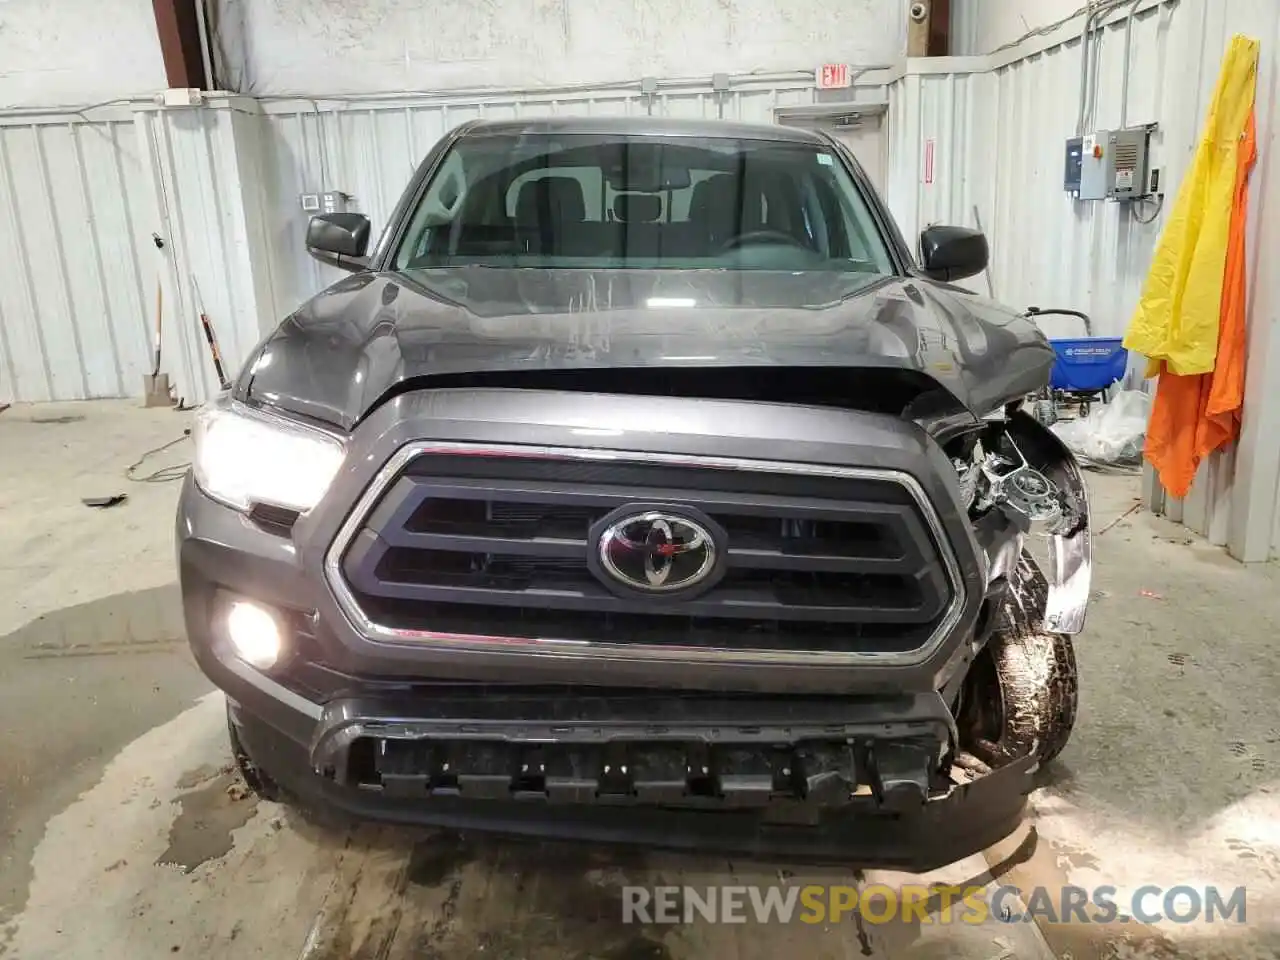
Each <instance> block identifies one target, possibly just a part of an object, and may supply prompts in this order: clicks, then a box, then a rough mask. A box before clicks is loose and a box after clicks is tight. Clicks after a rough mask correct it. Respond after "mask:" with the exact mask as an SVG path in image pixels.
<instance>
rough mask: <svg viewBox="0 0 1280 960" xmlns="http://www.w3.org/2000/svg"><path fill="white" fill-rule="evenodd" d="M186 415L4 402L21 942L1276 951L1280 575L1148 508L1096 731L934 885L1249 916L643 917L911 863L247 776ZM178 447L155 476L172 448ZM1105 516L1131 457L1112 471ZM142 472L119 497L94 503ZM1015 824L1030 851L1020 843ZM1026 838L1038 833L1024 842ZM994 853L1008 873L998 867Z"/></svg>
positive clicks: (338, 954)
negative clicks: (167, 468) (699, 848)
mask: <svg viewBox="0 0 1280 960" xmlns="http://www.w3.org/2000/svg"><path fill="white" fill-rule="evenodd" d="M185 425H186V418H185V417H184V416H183V415H181V414H176V413H174V412H171V411H146V410H140V409H137V408H136V407H135V406H134V405H132V404H128V403H87V404H75V405H46V406H40V407H14V408H12V409H10V410H8V411H6V412H4V413H0V464H3V465H4V467H3V470H2V471H0V546H2V547H3V550H0V556H2V557H3V558H4V559H3V560H0V957H4V958H5V960H10V958H17V960H44V958H55V957H56V958H63V957H67V958H75V960H81V958H94V957H104V958H106V957H110V958H116V957H130V958H136V960H149V958H153V957H161V956H164V957H171V956H174V955H179V956H186V957H222V956H226V955H229V954H230V953H231V952H232V950H234V951H235V952H236V953H235V955H237V956H261V957H272V958H276V957H286V958H294V957H298V958H306V960H344V958H350V957H378V958H383V960H399V958H409V957H443V956H471V955H479V954H481V953H483V955H484V956H487V957H513V958H514V957H522V958H541V957H548V958H550V957H557V958H559V957H565V956H569V957H581V958H587V957H593V958H606V960H642V958H655V960H660V958H672V960H675V958H685V957H717V958H720V957H724V958H738V957H743V958H746V957H762V958H763V957H770V958H772V957H776V956H780V955H786V954H794V955H804V956H814V957H902V958H940V960H941V958H973V960H999V958H1020V960H1021V958H1049V957H1055V956H1056V957H1062V958H1066V957H1071V958H1073V960H1085V958H1100V960H1101V958H1151V960H1157V958H1158V960H1164V958H1183V957H1187V958H1190V957H1224V958H1226V957H1232V958H1243V957H1276V956H1280V921H1278V920H1276V919H1274V918H1275V917H1276V908H1275V905H1276V903H1277V901H1278V900H1280V827H1278V826H1277V824H1280V798H1278V797H1277V792H1276V788H1277V784H1278V783H1280V747H1278V746H1277V744H1280V730H1278V728H1280V706H1277V703H1276V700H1277V693H1278V692H1280V683H1278V678H1277V666H1276V658H1275V657H1274V656H1273V654H1272V642H1273V640H1272V638H1273V637H1275V636H1276V635H1277V632H1276V626H1277V621H1278V620H1280V589H1278V588H1280V571H1277V569H1276V568H1275V567H1272V566H1264V567H1256V568H1249V569H1244V568H1241V567H1239V566H1238V565H1236V564H1235V563H1234V562H1232V561H1230V560H1229V559H1227V558H1226V557H1225V556H1223V555H1222V554H1221V553H1220V552H1219V551H1217V550H1215V549H1213V548H1210V547H1208V546H1206V545H1205V544H1203V543H1201V542H1199V541H1196V540H1193V539H1192V538H1190V537H1189V536H1188V535H1186V534H1185V533H1184V531H1182V530H1181V528H1178V527H1175V526H1173V525H1170V524H1167V523H1165V522H1164V521H1161V520H1158V519H1156V518H1152V517H1150V516H1148V515H1146V514H1143V513H1137V514H1132V515H1129V516H1127V517H1125V518H1124V519H1120V520H1119V522H1117V523H1116V524H1115V525H1114V526H1112V527H1111V528H1110V529H1107V530H1106V532H1105V533H1103V534H1102V535H1101V536H1100V537H1099V538H1098V540H1097V577H1096V580H1095V590H1096V596H1095V604H1094V607H1093V610H1092V613H1091V617H1090V626H1089V631H1088V633H1087V634H1086V635H1085V637H1083V638H1082V639H1081V641H1080V643H1079V646H1078V655H1079V659H1080V665H1081V674H1082V680H1081V686H1082V706H1081V717H1080V722H1079V725H1078V727H1077V730H1076V734H1075V738H1074V739H1073V741H1072V743H1071V745H1070V747H1069V748H1068V749H1067V751H1066V753H1065V754H1064V755H1063V757H1062V759H1061V760H1060V761H1059V762H1058V763H1057V764H1055V765H1054V767H1053V768H1052V769H1051V770H1050V771H1047V772H1046V776H1045V785H1044V787H1043V788H1042V789H1041V790H1040V791H1038V792H1037V794H1036V795H1035V798H1034V800H1035V813H1034V816H1033V818H1032V822H1031V823H1030V825H1029V826H1028V828H1027V829H1026V830H1024V831H1023V832H1022V833H1021V834H1020V835H1018V836H1017V837H1015V838H1013V839H1012V840H1011V841H1010V842H1009V843H1007V844H1004V845H1002V846H1001V848H1000V849H997V850H992V851H988V852H987V854H986V856H985V857H981V856H980V857H974V858H971V859H970V860H969V861H967V862H964V863H961V864H956V865H954V866H953V867H951V868H948V869H947V870H944V871H941V872H940V874H939V875H938V876H936V877H930V878H928V879H929V880H930V881H933V880H939V881H942V882H954V883H969V882H978V883H991V882H998V883H1012V884H1016V885H1018V886H1019V887H1020V888H1021V889H1022V890H1024V891H1030V889H1031V888H1033V887H1034V886H1036V885H1044V886H1048V887H1052V888H1054V889H1055V890H1056V889H1058V888H1060V887H1061V886H1062V885H1063V884H1065V883H1071V884H1075V885H1079V886H1084V887H1094V886H1097V885H1100V884H1109V885H1112V886H1114V887H1116V888H1118V889H1119V891H1120V893H1119V898H1118V899H1120V901H1121V902H1123V898H1124V896H1125V891H1131V890H1133V889H1134V888H1137V887H1140V886H1142V885H1144V884H1158V885H1161V886H1164V887H1171V886H1174V885H1176V884H1184V883H1185V884H1191V885H1195V886H1198V887H1203V886H1205V885H1207V884H1217V885H1219V886H1223V887H1235V886H1238V885H1244V886H1246V887H1247V888H1248V922H1247V923H1246V924H1245V925H1243V926H1236V925H1231V926H1222V925H1218V926H1213V927H1210V926H1206V925H1203V924H1193V925H1186V926H1179V925H1175V924H1171V923H1167V922H1166V923H1162V924H1159V925H1156V926H1153V927H1146V926H1140V925H1138V924H1136V923H1131V924H1120V923H1117V924H1113V925H1111V926H1109V927H1102V926H1082V925H1075V926H1056V925H1053V924H1049V923H1043V922H1041V923H1027V924H998V923H994V922H989V923H987V924H985V925H983V926H976V927H975V926H963V925H958V924H952V925H944V924H940V923H933V924H930V925H927V926H919V925H916V926H913V927H906V926H896V927H874V926H866V925H855V924H850V923H847V922H846V923H843V924H840V925H838V926H834V927H830V926H828V927H824V926H815V927H804V926H800V925H794V926H785V927H784V926H763V927H762V926H757V925H755V924H749V925H746V926H736V925H735V926H726V925H720V926H711V925H707V924H692V925H688V926H676V927H659V926H642V925H625V924H623V923H622V922H621V908H620V897H619V891H618V889H617V888H618V887H619V886H620V885H621V884H622V883H627V882H629V883H639V884H645V885H656V884H661V883H669V884H676V885H681V884H689V885H693V886H699V887H702V886H706V885H708V884H712V883H723V884H729V883H735V884H761V885H779V884H793V885H794V884H803V883H806V882H811V881H812V882H827V883H859V884H864V885H865V884H869V883H873V882H888V883H890V884H891V885H899V884H901V883H903V882H905V881H906V880H907V879H910V878H905V877H902V876H894V875H885V874H878V875H871V876H864V875H862V874H859V873H857V872H855V871H853V870H832V869H824V870H815V869H810V868H807V867H804V866H799V865H796V864H750V865H745V864H741V863H730V862H727V861H725V860H723V859H719V858H711V857H701V858H699V857H681V856H671V855H666V854H661V855H659V854H648V853H628V852H622V851H612V850H601V849H583V848H581V847H577V846H572V845H548V844H519V843H513V842H506V841H497V840H486V839H482V838H470V839H460V838H458V837H456V836H452V835H440V834H431V833H426V832H415V831H405V830H398V829H388V828H375V827H365V828H360V829H358V830H353V831H345V832H344V831H335V830H325V829H320V828H317V827H315V826H311V825H309V824H307V823H305V822H303V821H301V820H299V819H298V818H297V817H296V816H294V815H293V814H291V813H290V812H289V811H287V810H285V809H283V808H280V807H278V806H276V805H273V804H268V803H259V802H256V801H255V800H254V799H252V798H250V797H247V796H245V795H244V792H243V790H242V788H241V785H240V784H238V783H236V782H235V780H234V778H233V777H232V775H231V773H230V767H229V762H230V758H229V756H228V754H227V749H226V744H225V730H224V726H223V713H222V703H221V700H220V697H219V696H218V695H217V694H213V693H211V692H210V688H209V685H208V684H207V683H206V682H205V681H204V680H203V678H202V677H201V676H200V674H199V673H198V672H197V671H196V670H195V668H194V666H193V665H192V662H191V660H190V657H189V655H188V653H187V651H186V650H185V647H184V644H183V642H182V640H181V625H180V619H179V617H178V606H177V602H176V593H175V590H174V587H173V584H172V580H173V562H172V539H171V538H172V533H171V527H170V522H171V517H172V508H173V501H174V498H175V496H176V494H177V489H176V487H177V485H176V484H171V483H160V484H144V483H130V482H127V481H126V480H125V479H124V476H123V472H124V470H125V468H126V467H127V466H128V465H129V464H130V463H131V462H132V461H134V460H135V459H136V458H137V456H138V455H139V454H141V453H142V452H143V451H145V450H147V449H148V448H151V447H155V446H157V445H159V444H162V443H165V442H167V441H169V440H172V439H174V438H177V437H180V436H181V434H182V430H183V428H184V427H185ZM188 450H189V448H188V446H187V443H186V442H183V443H180V444H178V445H177V446H176V447H175V448H173V449H172V450H170V451H167V452H166V453H164V454H162V455H161V456H159V457H157V458H155V459H154V463H152V462H150V461H149V462H148V464H147V465H146V467H145V468H144V470H143V471H141V472H149V470H150V469H154V468H155V467H159V466H163V465H164V464H166V463H177V462H181V461H182V460H184V459H185V458H186V456H187V454H188ZM1093 488H1094V495H1095V526H1096V527H1097V528H1099V529H1101V528H1104V527H1106V526H1107V525H1108V524H1110V523H1111V522H1112V521H1113V520H1117V519H1118V518H1121V517H1122V515H1124V514H1125V513H1126V511H1128V510H1129V509H1130V507H1131V506H1132V505H1133V503H1134V498H1135V497H1136V495H1137V482H1136V478H1133V477H1130V476H1097V477H1095V478H1094V483H1093ZM122 492H124V493H128V495H129V499H128V500H127V501H126V502H125V503H123V504H121V505H119V506H117V507H113V508H111V509H108V510H92V509H90V508H87V507H85V506H83V505H82V504H81V503H80V499H81V498H82V497H91V496H107V495H111V494H115V493H122ZM1019 844H1021V846H1020V847H1019ZM1015 848H1018V849H1015ZM993 873H994V875H995V878H994V881H993Z"/></svg>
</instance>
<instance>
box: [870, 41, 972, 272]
mask: <svg viewBox="0 0 1280 960" xmlns="http://www.w3.org/2000/svg"><path fill="white" fill-rule="evenodd" d="M983 62H984V61H981V60H978V59H968V58H944V59H940V60H934V61H912V63H913V64H916V65H917V68H916V69H917V72H911V73H908V74H907V75H906V76H904V77H903V78H902V79H900V80H898V81H896V82H895V83H894V84H893V86H892V87H891V92H890V98H889V157H890V171H889V176H888V191H887V201H888V203H889V207H890V209H891V210H892V211H893V215H894V218H895V219H896V220H897V221H898V225H899V227H901V228H902V232H903V234H904V236H905V237H906V239H907V242H908V243H910V244H912V245H913V246H914V244H915V242H916V238H917V237H918V236H919V234H920V231H922V230H923V229H924V228H925V227H927V226H929V225H930V224H939V223H943V224H950V225H955V226H971V227H977V226H982V227H983V228H985V229H987V230H988V231H990V229H991V226H992V225H991V217H992V214H993V210H992V203H993V197H994V188H995V181H996V169H997V167H996V165H995V164H993V163H992V160H991V157H990V155H989V154H987V153H984V152H983V150H982V149H981V148H980V144H981V142H982V140H983V139H984V131H985V130H989V129H990V128H991V124H992V118H991V117H990V115H989V112H990V111H989V104H988V103H987V99H988V97H989V91H990V89H991V86H992V79H991V77H990V75H989V74H987V73H985V72H983V70H982V65H983ZM964 285H965V286H967V287H969V288H970V289H974V290H978V291H979V292H988V278H987V276H985V275H984V276H981V277H974V278H972V279H970V280H967V281H965V284H964Z"/></svg>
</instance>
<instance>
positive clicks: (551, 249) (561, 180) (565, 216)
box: [516, 177, 586, 255]
mask: <svg viewBox="0 0 1280 960" xmlns="http://www.w3.org/2000/svg"><path fill="white" fill-rule="evenodd" d="M585 219H586V202H585V200H584V198H583V194H582V183H581V182H580V181H579V180H578V179H577V178H576V177H541V178H539V179H537V180H530V181H529V182H527V183H525V184H523V185H522V186H521V187H520V193H519V194H518V195H517V196H516V227H517V229H518V230H519V231H520V233H521V235H522V236H523V237H524V239H525V241H526V243H527V244H528V252H530V253H540V254H550V255H555V254H558V253H561V251H562V247H563V245H564V235H565V233H566V232H568V231H569V230H570V229H571V228H573V227H575V226H579V225H581V224H582V223H583V221H584V220H585Z"/></svg>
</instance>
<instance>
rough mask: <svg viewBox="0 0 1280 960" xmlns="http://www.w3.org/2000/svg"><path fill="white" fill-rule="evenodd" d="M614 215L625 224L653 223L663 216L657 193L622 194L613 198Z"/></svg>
mask: <svg viewBox="0 0 1280 960" xmlns="http://www.w3.org/2000/svg"><path fill="white" fill-rule="evenodd" d="M613 215H614V216H615V217H617V218H618V219H619V220H621V221H622V222H623V223H653V221H655V220H657V219H658V217H660V216H662V198H661V197H660V196H658V195H657V194H656V193H620V194H618V195H617V196H616V197H614V198H613Z"/></svg>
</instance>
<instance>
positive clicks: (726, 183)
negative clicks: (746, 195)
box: [689, 173, 738, 219]
mask: <svg viewBox="0 0 1280 960" xmlns="http://www.w3.org/2000/svg"><path fill="white" fill-rule="evenodd" d="M737 182H738V181H737V179H736V178H735V177H734V176H733V174H731V173H717V174H716V175H715V176H713V177H707V179H705V180H703V181H702V182H701V183H699V184H698V185H697V186H696V187H694V188H693V196H692V197H691V198H690V199H689V217H690V219H697V218H699V217H704V216H706V215H707V214H709V213H711V212H712V210H713V209H714V208H715V207H721V208H722V210H721V213H730V212H731V211H732V210H733V208H734V207H735V206H736V205H737V196H736V194H737V188H736V184H737Z"/></svg>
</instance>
